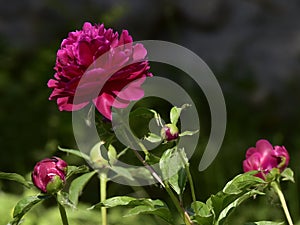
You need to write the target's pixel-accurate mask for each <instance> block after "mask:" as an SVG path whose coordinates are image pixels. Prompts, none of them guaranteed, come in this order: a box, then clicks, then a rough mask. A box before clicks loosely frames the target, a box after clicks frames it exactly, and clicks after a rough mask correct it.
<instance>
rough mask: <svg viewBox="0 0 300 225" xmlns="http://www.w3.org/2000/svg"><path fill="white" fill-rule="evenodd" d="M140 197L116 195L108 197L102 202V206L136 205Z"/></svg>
mask: <svg viewBox="0 0 300 225" xmlns="http://www.w3.org/2000/svg"><path fill="white" fill-rule="evenodd" d="M138 202H139V201H138V199H136V198H133V197H129V196H116V197H112V198H109V199H106V200H105V201H103V202H100V203H99V204H100V206H104V207H107V208H112V207H116V206H125V205H127V206H136V205H137V204H138Z"/></svg>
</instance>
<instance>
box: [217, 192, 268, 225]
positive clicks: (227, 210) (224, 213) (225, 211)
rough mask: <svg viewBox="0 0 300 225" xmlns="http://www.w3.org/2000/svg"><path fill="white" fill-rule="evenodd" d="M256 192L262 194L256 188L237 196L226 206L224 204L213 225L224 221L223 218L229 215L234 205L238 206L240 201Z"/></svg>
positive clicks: (219, 224)
mask: <svg viewBox="0 0 300 225" xmlns="http://www.w3.org/2000/svg"><path fill="white" fill-rule="evenodd" d="M257 194H264V193H262V192H259V191H257V190H251V191H249V192H246V193H245V194H243V195H242V196H240V197H238V198H237V199H236V200H234V201H233V202H231V203H230V204H229V205H228V206H226V207H225V208H224V209H223V210H222V211H221V213H220V215H219V217H218V219H217V220H216V223H215V225H222V224H223V222H224V219H225V218H226V217H227V216H228V215H229V213H230V212H231V211H232V210H233V209H234V208H236V207H238V206H239V205H240V204H241V203H243V202H244V201H245V200H247V199H249V198H251V197H253V196H255V195H257Z"/></svg>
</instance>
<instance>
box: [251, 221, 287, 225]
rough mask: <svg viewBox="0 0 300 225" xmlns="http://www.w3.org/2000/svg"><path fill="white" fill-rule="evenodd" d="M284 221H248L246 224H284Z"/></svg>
mask: <svg viewBox="0 0 300 225" xmlns="http://www.w3.org/2000/svg"><path fill="white" fill-rule="evenodd" d="M283 224H284V222H273V221H259V222H248V223H245V225H283Z"/></svg>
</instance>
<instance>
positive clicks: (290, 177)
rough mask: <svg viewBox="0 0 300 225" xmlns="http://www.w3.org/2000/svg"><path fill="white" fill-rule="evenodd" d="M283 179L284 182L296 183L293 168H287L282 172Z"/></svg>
mask: <svg viewBox="0 0 300 225" xmlns="http://www.w3.org/2000/svg"><path fill="white" fill-rule="evenodd" d="M281 177H282V180H284V181H291V182H293V183H295V179H294V171H293V170H292V169H291V168H286V169H285V170H284V171H282V173H281Z"/></svg>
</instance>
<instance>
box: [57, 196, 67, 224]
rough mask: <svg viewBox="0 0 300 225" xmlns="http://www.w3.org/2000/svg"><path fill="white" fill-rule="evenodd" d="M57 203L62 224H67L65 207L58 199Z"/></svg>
mask: <svg viewBox="0 0 300 225" xmlns="http://www.w3.org/2000/svg"><path fill="white" fill-rule="evenodd" d="M57 205H58V209H59V213H60V217H61V221H62V224H63V225H69V223H68V217H67V213H66V210H65V207H64V206H63V205H62V204H60V202H59V201H58V200H57Z"/></svg>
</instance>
